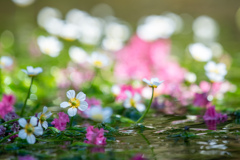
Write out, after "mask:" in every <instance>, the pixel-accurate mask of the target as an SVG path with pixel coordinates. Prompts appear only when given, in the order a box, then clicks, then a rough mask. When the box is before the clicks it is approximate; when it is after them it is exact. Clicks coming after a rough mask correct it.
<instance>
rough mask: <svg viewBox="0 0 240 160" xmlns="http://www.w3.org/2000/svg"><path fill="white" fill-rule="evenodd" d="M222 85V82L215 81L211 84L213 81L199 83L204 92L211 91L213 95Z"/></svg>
mask: <svg viewBox="0 0 240 160" xmlns="http://www.w3.org/2000/svg"><path fill="white" fill-rule="evenodd" d="M211 85H212V86H211ZM221 85H222V82H214V83H212V84H211V83H209V82H206V81H201V82H200V84H199V87H200V88H201V90H202V91H203V92H209V93H210V94H211V95H213V96H214V95H216V94H217V93H218V92H219V91H220V89H221ZM210 89H211V90H210ZM209 90H210V91H209Z"/></svg>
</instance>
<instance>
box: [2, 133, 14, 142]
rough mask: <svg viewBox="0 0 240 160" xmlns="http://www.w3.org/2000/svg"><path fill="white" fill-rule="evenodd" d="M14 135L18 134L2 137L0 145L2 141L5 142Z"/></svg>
mask: <svg viewBox="0 0 240 160" xmlns="http://www.w3.org/2000/svg"><path fill="white" fill-rule="evenodd" d="M16 134H18V132H15V133H13V134H10V135H8V136H6V137H4V138H3V139H1V140H0V143H2V142H4V141H5V140H7V139H8V138H10V137H12V136H14V135H16Z"/></svg>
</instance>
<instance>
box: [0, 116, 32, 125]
mask: <svg viewBox="0 0 240 160" xmlns="http://www.w3.org/2000/svg"><path fill="white" fill-rule="evenodd" d="M19 119H20V118H17V119H13V120H10V121H7V122H4V123H1V124H0V125H3V126H4V125H5V124H8V123H12V122H15V121H18V120H19ZM25 119H30V117H27V118H25Z"/></svg>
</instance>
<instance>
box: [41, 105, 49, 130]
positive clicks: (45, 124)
mask: <svg viewBox="0 0 240 160" xmlns="http://www.w3.org/2000/svg"><path fill="white" fill-rule="evenodd" d="M47 110H48V108H47V107H46V106H44V107H43V112H40V113H38V119H39V123H38V126H39V127H43V128H45V129H47V128H48V122H47V121H46V120H47V119H48V118H49V117H50V116H51V115H52V113H51V112H48V113H46V112H47Z"/></svg>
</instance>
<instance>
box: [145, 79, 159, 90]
mask: <svg viewBox="0 0 240 160" xmlns="http://www.w3.org/2000/svg"><path fill="white" fill-rule="evenodd" d="M143 82H145V83H147V84H148V86H149V87H153V88H157V87H158V86H159V85H160V84H162V83H163V82H164V81H159V79H158V78H151V80H150V81H149V80H147V79H146V78H143Z"/></svg>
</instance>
